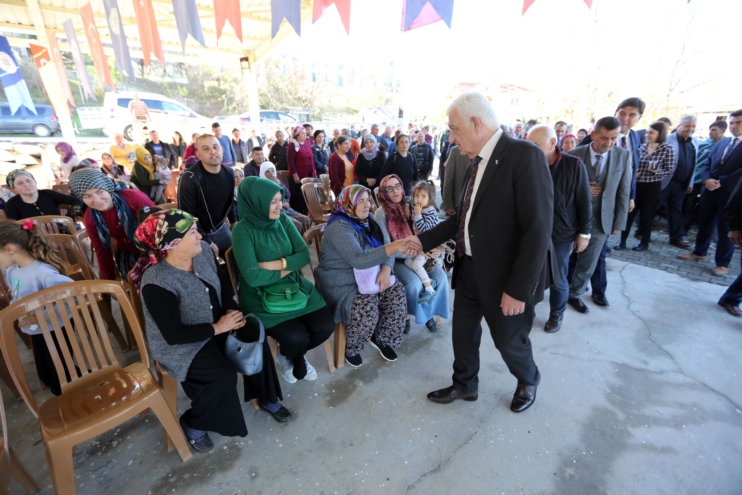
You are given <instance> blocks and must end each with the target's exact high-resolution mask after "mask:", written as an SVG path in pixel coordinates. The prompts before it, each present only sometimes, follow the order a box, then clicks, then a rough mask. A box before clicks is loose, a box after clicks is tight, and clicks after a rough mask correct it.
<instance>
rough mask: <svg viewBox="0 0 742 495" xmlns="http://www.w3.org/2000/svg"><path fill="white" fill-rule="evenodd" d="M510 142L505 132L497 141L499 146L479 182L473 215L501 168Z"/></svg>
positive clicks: (493, 152)
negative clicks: (503, 155)
mask: <svg viewBox="0 0 742 495" xmlns="http://www.w3.org/2000/svg"><path fill="white" fill-rule="evenodd" d="M508 141H510V136H508V135H507V134H505V133H504V132H503V133H502V135H501V136H500V139H499V140H498V141H497V145H496V146H495V149H494V150H492V155H490V158H489V160H487V167H486V168H485V169H484V175H483V176H482V180H481V181H479V188H478V189H477V196H476V197H475V198H474V204H473V205H472V210H471V212H472V214H473V213H474V210H476V209H477V206H478V205H479V203H481V202H482V197H483V196H484V191H485V190H486V189H487V186H488V185H489V183H490V182H491V181H492V179H493V178H494V177H495V174H496V173H497V169H498V168H500V162H501V161H502V152H503V151H504V150H505V148H506V147H507V145H508Z"/></svg>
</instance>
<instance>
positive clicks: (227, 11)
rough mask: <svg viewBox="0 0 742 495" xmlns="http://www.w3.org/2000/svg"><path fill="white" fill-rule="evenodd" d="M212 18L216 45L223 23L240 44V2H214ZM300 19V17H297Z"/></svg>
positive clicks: (216, 0) (225, 0) (218, 0)
mask: <svg viewBox="0 0 742 495" xmlns="http://www.w3.org/2000/svg"><path fill="white" fill-rule="evenodd" d="M214 17H215V21H216V44H217V45H218V44H219V38H220V37H221V35H222V29H224V23H225V22H227V21H229V23H230V24H231V25H232V29H234V32H235V34H236V35H237V37H238V38H239V39H240V43H242V15H241V13H240V0H214ZM299 19H301V16H300V17H299Z"/></svg>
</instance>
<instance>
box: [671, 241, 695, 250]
mask: <svg viewBox="0 0 742 495" xmlns="http://www.w3.org/2000/svg"><path fill="white" fill-rule="evenodd" d="M670 245H671V246H675V247H679V248H680V249H688V248H689V247H690V243H689V242H688V241H670Z"/></svg>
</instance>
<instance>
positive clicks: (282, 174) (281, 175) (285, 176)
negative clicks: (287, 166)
mask: <svg viewBox="0 0 742 495" xmlns="http://www.w3.org/2000/svg"><path fill="white" fill-rule="evenodd" d="M276 175H277V176H278V180H280V181H281V182H283V185H284V186H286V189H289V190H291V182H290V179H289V177H291V173H290V172H289V171H288V170H279V171H278V172H276Z"/></svg>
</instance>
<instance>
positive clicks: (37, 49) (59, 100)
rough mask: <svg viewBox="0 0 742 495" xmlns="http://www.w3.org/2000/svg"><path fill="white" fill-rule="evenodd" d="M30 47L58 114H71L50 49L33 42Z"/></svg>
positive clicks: (42, 80) (45, 87)
mask: <svg viewBox="0 0 742 495" xmlns="http://www.w3.org/2000/svg"><path fill="white" fill-rule="evenodd" d="M28 47H29V48H30V49H31V54H32V55H33V59H34V60H35V61H36V67H38V68H39V75H40V76H41V82H42V84H43V85H44V89H45V90H46V94H47V95H49V100H50V101H51V102H52V107H54V111H55V112H57V115H63V114H66V115H68V116H69V115H70V107H69V106H67V100H66V99H65V97H64V94H63V93H62V87H61V85H60V84H59V82H58V81H57V69H56V67H54V63H53V62H52V60H51V57H50V55H49V50H47V49H46V48H44V47H43V46H39V45H33V44H31V43H29V44H28ZM65 80H67V78H65ZM68 85H69V84H68Z"/></svg>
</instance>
